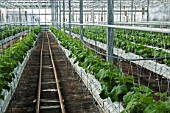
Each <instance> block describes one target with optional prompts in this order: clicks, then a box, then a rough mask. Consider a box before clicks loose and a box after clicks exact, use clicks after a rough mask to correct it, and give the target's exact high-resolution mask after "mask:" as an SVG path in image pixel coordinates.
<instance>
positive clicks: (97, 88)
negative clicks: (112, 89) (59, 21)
mask: <svg viewBox="0 0 170 113" xmlns="http://www.w3.org/2000/svg"><path fill="white" fill-rule="evenodd" d="M55 39H56V41H57V42H58V43H59V44H60V41H59V40H57V38H55ZM60 46H61V45H60ZM61 48H62V50H63V52H64V53H65V55H66V56H67V58H68V60H69V61H70V63H71V64H72V66H73V67H74V69H75V70H76V72H77V73H78V75H79V76H80V78H81V79H82V81H83V82H84V84H85V85H86V87H87V88H88V90H89V91H90V92H91V94H92V96H93V97H94V99H95V100H96V102H97V103H98V104H99V106H100V107H101V109H102V110H103V112H104V113H120V112H121V111H123V110H124V108H123V106H122V105H121V103H120V102H114V103H113V102H112V101H111V99H110V98H107V99H101V98H100V95H99V94H100V92H101V90H102V89H101V84H100V82H99V81H98V80H97V79H96V78H95V76H94V75H91V74H89V73H86V72H85V70H84V69H83V68H82V67H79V66H78V63H75V64H74V60H75V59H73V58H69V57H68V56H69V55H70V54H71V51H69V50H67V49H65V48H64V47H63V46H61Z"/></svg>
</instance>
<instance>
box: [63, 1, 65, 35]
mask: <svg viewBox="0 0 170 113" xmlns="http://www.w3.org/2000/svg"><path fill="white" fill-rule="evenodd" d="M63 30H64V33H65V0H63Z"/></svg>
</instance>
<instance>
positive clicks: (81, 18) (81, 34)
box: [80, 0, 83, 40]
mask: <svg viewBox="0 0 170 113" xmlns="http://www.w3.org/2000/svg"><path fill="white" fill-rule="evenodd" d="M80 24H83V0H80ZM80 40H83V25H80Z"/></svg>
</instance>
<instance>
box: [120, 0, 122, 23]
mask: <svg viewBox="0 0 170 113" xmlns="http://www.w3.org/2000/svg"><path fill="white" fill-rule="evenodd" d="M120 22H122V1H121V0H120Z"/></svg>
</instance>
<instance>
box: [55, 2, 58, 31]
mask: <svg viewBox="0 0 170 113" xmlns="http://www.w3.org/2000/svg"><path fill="white" fill-rule="evenodd" d="M55 2H56V11H55V12H56V20H55V21H56V27H57V29H58V0H55Z"/></svg>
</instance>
